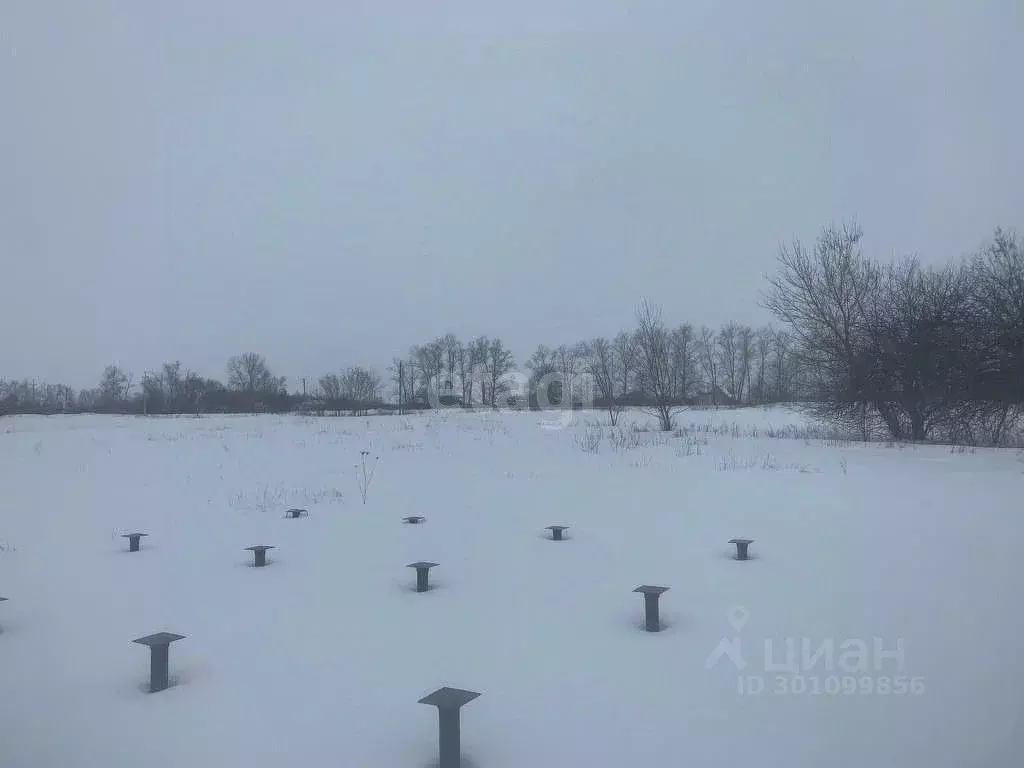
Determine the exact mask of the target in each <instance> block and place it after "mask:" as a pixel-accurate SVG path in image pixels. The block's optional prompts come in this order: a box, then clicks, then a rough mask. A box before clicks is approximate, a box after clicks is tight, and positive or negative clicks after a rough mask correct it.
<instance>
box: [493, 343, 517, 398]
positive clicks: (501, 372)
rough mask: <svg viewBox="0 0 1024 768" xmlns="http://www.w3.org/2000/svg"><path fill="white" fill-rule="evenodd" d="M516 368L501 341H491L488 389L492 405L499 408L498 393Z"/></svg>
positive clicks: (510, 354)
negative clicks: (506, 377)
mask: <svg viewBox="0 0 1024 768" xmlns="http://www.w3.org/2000/svg"><path fill="white" fill-rule="evenodd" d="M514 367H515V361H514V359H513V357H512V353H511V352H510V351H509V350H507V349H506V348H505V345H504V344H503V343H502V342H501V339H491V341H490V343H489V344H488V345H487V388H488V393H489V394H490V405H491V406H497V404H498V392H499V391H500V389H501V387H502V385H503V383H504V378H505V376H506V375H507V374H508V373H510V372H511V371H512V369H513V368H514Z"/></svg>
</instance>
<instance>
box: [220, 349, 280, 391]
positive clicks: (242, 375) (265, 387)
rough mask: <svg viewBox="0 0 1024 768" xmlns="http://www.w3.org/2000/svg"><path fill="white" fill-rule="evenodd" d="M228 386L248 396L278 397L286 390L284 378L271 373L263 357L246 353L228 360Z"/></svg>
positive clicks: (253, 353)
mask: <svg viewBox="0 0 1024 768" xmlns="http://www.w3.org/2000/svg"><path fill="white" fill-rule="evenodd" d="M228 386H229V387H230V388H231V389H233V390H235V391H236V392H244V393H246V394H262V395H276V394H279V393H280V392H281V391H282V390H283V389H284V377H281V378H277V377H275V376H274V375H273V374H272V373H271V372H270V368H269V367H268V366H267V361H266V358H264V357H263V355H260V354H257V353H255V352H246V353H245V354H242V355H236V356H235V357H232V358H231V359H230V360H228Z"/></svg>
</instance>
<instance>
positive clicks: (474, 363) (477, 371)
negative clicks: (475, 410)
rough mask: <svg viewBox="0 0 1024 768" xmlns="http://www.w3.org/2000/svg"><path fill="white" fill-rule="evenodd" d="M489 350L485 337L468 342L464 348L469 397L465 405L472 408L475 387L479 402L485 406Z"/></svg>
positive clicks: (488, 343) (488, 342)
mask: <svg viewBox="0 0 1024 768" xmlns="http://www.w3.org/2000/svg"><path fill="white" fill-rule="evenodd" d="M489 348H490V340H489V339H488V338H487V337H486V336H480V337H478V338H475V339H473V340H472V341H471V342H469V345H468V346H467V348H466V357H467V361H468V363H469V382H468V384H469V387H468V392H469V397H468V398H467V399H466V405H468V406H470V407H472V405H473V392H474V390H475V388H476V385H479V386H480V402H481V403H483V404H484V405H486V404H487V380H488V377H487V357H488V350H489Z"/></svg>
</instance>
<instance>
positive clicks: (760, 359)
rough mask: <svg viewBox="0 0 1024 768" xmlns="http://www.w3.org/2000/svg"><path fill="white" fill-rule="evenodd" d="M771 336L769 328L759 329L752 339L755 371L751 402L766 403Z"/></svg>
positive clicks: (771, 332)
mask: <svg viewBox="0 0 1024 768" xmlns="http://www.w3.org/2000/svg"><path fill="white" fill-rule="evenodd" d="M772 334H773V331H772V329H771V328H770V327H767V326H766V327H764V328H759V329H758V331H757V333H756V334H755V337H754V356H755V357H754V367H755V369H756V371H757V373H756V378H755V379H754V385H753V387H752V389H751V393H750V394H751V401H752V402H755V403H759V404H760V403H766V402H768V359H769V357H770V356H771V352H772Z"/></svg>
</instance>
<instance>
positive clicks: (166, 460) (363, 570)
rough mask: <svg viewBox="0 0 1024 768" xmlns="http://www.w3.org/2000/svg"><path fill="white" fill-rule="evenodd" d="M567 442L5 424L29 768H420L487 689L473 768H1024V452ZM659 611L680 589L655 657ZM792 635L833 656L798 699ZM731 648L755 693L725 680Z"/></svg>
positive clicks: (520, 432) (780, 418)
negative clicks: (860, 658)
mask: <svg viewBox="0 0 1024 768" xmlns="http://www.w3.org/2000/svg"><path fill="white" fill-rule="evenodd" d="M545 418H546V417H544V416H542V415H539V414H536V413H487V414H480V413H476V414H472V413H442V414H437V413H434V414H418V415H414V416H410V417H395V416H391V417H384V416H381V417H373V418H369V419H365V418H335V419H332V418H319V419H316V418H300V417H274V416H255V417H204V418H199V419H195V418H162V419H154V418H150V419H146V418H131V417H125V418H121V417H101V416H75V417H49V418H45V417H18V418H13V419H4V420H3V421H0V462H2V463H0V494H2V495H0V498H2V500H3V501H2V503H3V506H2V511H0V596H3V597H6V598H8V601H7V602H2V603H0V631H2V634H0V764H2V765H3V766H4V767H5V768H22V767H25V768H42V767H45V768H51V767H58V766H59V767H61V768H63V767H64V766H67V767H68V768H72V767H73V768H86V767H87V766H97V768H99V767H102V768H120V767H122V766H123V767H124V768H129V767H130V768H139V766H146V767H147V768H160V767H163V766H174V767H176V768H177V767H182V768H200V767H203V768H205V767H206V766H211V767H212V766H217V767H218V768H231V767H232V766H246V767H247V768H259V767H260V766H274V767H275V768H279V767H280V766H282V765H296V766H297V765H302V766H308V767H309V768H318V767H319V766H324V768H326V767H327V766H344V767H345V768H424V767H425V766H429V765H432V764H436V760H437V716H436V711H435V710H434V709H433V708H431V707H428V706H425V705H422V704H417V700H418V699H420V698H421V697H423V696H425V695H426V694H428V693H430V692H431V691H433V690H434V689H436V688H439V687H441V686H453V687H458V688H468V689H470V690H473V691H479V692H480V693H481V694H482V695H481V696H480V698H478V699H476V700H475V701H473V702H471V703H470V704H468V705H467V706H466V707H465V709H464V710H463V712H462V724H463V726H462V744H463V753H464V755H465V761H464V762H465V764H466V765H467V766H475V767H476V768H556V767H557V768H566V767H568V766H571V767H573V768H575V767H576V766H580V767H582V766H587V767H588V768H611V767H612V766H614V767H615V768H622V767H624V766H630V768H633V767H637V768H639V767H640V766H658V767H659V768H669V767H673V768H674V767H675V766H683V765H687V766H719V765H721V766H736V765H758V766H787V767H792V766H824V765H827V766H901V767H902V766H929V768H934V767H935V766H964V765H971V766H1010V765H1019V764H1020V763H1019V762H1016V761H1017V759H1018V758H1019V755H1020V754H1021V750H1022V749H1024V727H1022V718H1024V714H1022V713H1024V694H1022V689H1024V661H1022V655H1021V653H1020V641H1021V637H1022V632H1021V625H1022V621H1021V619H1020V609H1021V606H1022V605H1024V586H1022V584H1024V580H1022V578H1021V575H1020V570H1019V568H1018V556H1017V550H1018V539H1019V538H1020V535H1021V534H1022V533H1024V517H1022V511H1024V510H1022V506H1024V492H1022V489H1024V463H1022V462H1024V459H1022V458H1021V455H1020V454H1019V453H1017V452H1015V451H1009V450H981V449H979V450H977V451H976V452H971V451H966V452H958V451H957V450H956V449H950V448H949V447H939V446H935V447H921V446H919V447H914V446H904V447H899V446H894V447H886V446H885V445H881V444H877V445H863V444H855V443H835V442H830V443H822V442H820V441H814V440H811V441H808V440H804V439H800V438H797V439H792V438H790V439H770V438H767V437H764V436H763V433H764V432H765V431H766V430H768V428H769V427H771V426H772V425H775V426H781V425H784V424H799V423H800V421H801V419H800V417H799V416H797V415H795V414H794V413H792V412H789V411H785V410H782V409H763V410H723V411H717V412H710V411H709V412H688V413H684V414H682V415H681V417H680V424H683V425H693V426H694V428H695V430H694V431H693V432H690V433H687V434H686V435H683V436H666V435H662V434H659V433H656V432H632V431H631V430H630V427H629V424H630V423H631V422H634V421H639V422H646V421H650V419H649V418H648V417H646V416H642V415H641V416H638V415H636V414H627V415H626V416H625V417H624V418H623V424H622V425H621V426H623V429H621V430H616V432H615V433H614V434H612V433H610V432H609V428H608V427H607V425H606V424H605V426H603V427H601V428H600V429H599V428H597V427H595V426H592V424H594V423H599V422H600V423H604V420H605V417H604V416H603V415H602V414H600V413H596V412H594V413H585V414H582V417H581V420H580V422H579V423H577V424H575V425H571V426H569V427H567V428H564V429H552V428H549V427H550V424H548V423H547V422H546V421H545ZM587 422H590V424H591V425H590V426H588V423H587ZM755 430H756V434H757V435H758V436H757V437H752V436H751V435H753V434H754V433H755ZM362 450H369V451H371V455H370V457H369V458H370V460H371V461H373V459H374V457H375V456H379V457H380V458H379V461H377V462H376V464H377V465H376V472H375V475H374V477H373V480H372V483H371V485H370V487H369V490H368V494H367V503H366V504H365V505H363V503H362V502H361V499H360V494H359V488H358V485H357V479H356V469H355V464H357V463H358V462H359V459H360V451H362ZM291 507H303V508H306V509H308V510H309V513H310V514H309V516H307V517H302V518H299V519H295V520H292V519H285V517H284V512H285V510H287V509H289V508H291ZM411 514H420V515H424V516H425V517H426V518H427V520H426V522H425V523H424V524H422V525H417V526H413V525H405V524H403V523H402V522H401V518H402V517H404V516H407V515H411ZM553 524H566V525H570V526H571V528H570V529H569V530H568V531H567V539H566V541H563V542H553V541H551V540H550V539H549V538H548V537H549V535H550V534H549V533H548V532H547V531H545V530H544V528H545V526H548V525H553ZM127 531H142V532H146V533H148V534H149V537H148V538H145V539H143V541H142V550H141V551H140V552H137V553H129V552H128V551H127V542H126V540H125V539H122V538H120V537H119V534H120V533H122V532H127ZM734 537H747V538H751V539H754V543H753V544H752V545H751V554H752V555H753V556H754V559H751V560H749V561H747V562H738V561H736V560H734V559H732V557H731V555H732V553H733V552H734V548H733V547H732V546H731V545H729V544H728V543H727V542H728V540H729V539H731V538H734ZM255 544H271V545H274V546H276V549H273V550H271V551H270V552H269V553H268V563H269V564H268V566H267V567H266V568H263V569H255V568H252V567H251V563H252V554H251V553H250V552H246V551H245V547H248V546H251V545H255ZM417 560H430V561H433V562H437V563H440V565H439V566H438V567H437V568H434V569H433V570H432V571H431V575H430V578H431V586H432V589H431V590H430V591H428V592H427V593H424V594H417V593H416V592H415V591H414V590H413V587H414V584H415V572H414V571H413V570H412V569H411V568H407V567H406V565H407V564H409V563H412V562H414V561H417ZM641 584H651V585H663V586H668V587H670V590H669V591H668V592H666V593H665V594H664V595H663V596H662V598H661V605H662V619H663V621H664V623H665V628H664V631H662V632H660V633H657V634H655V633H647V632H644V631H643V630H642V621H643V598H642V597H641V596H640V595H637V594H634V593H633V591H632V590H633V589H634V588H635V587H637V586H638V585H641ZM741 609H742V610H741ZM744 612H745V613H744ZM744 615H745V616H746V617H747V620H746V622H745V623H740V622H739V621H738V618H739V617H741V616H744ZM730 619H731V620H732V621H733V622H734V624H730ZM159 631H169V632H177V633H180V634H183V635H186V638H185V639H184V640H181V641H179V642H177V643H175V644H174V645H173V646H171V654H170V658H171V675H172V678H173V681H174V685H173V686H172V687H171V688H169V689H167V690H166V691H163V692H160V693H155V694H150V693H148V692H146V684H147V681H148V674H149V666H148V665H149V658H148V654H149V651H148V650H147V649H146V648H144V647H142V646H139V645H135V644H133V643H132V642H131V641H132V640H134V639H135V638H138V637H141V636H143V635H148V634H151V633H154V632H159ZM736 638H739V639H740V640H741V644H740V645H739V646H736V645H728V643H731V642H733V641H735V639H736ZM873 638H880V639H881V642H882V647H883V650H884V651H893V650H895V649H896V647H897V642H898V641H901V642H902V647H903V665H902V668H899V667H898V666H897V662H896V661H895V660H893V659H891V658H890V659H886V658H882V659H881V663H882V666H881V669H878V670H876V669H875V667H874V664H875V661H876V659H875V658H874V652H873V645H872V644H873V642H874V641H873ZM766 639H768V640H771V642H772V643H773V647H774V649H775V650H774V651H773V658H772V659H769V660H768V661H767V662H766V659H765V658H764V643H765V640H766ZM787 639H791V640H792V641H793V642H794V643H795V648H796V650H797V654H798V656H799V655H800V654H802V647H801V644H802V642H803V641H804V639H806V640H807V642H809V643H810V646H809V648H810V650H811V651H812V652H813V651H814V650H815V649H818V648H819V647H820V646H821V645H822V644H823V643H824V644H827V643H829V642H832V643H833V644H834V645H835V648H836V652H837V659H836V661H835V663H834V664H833V665H832V666H831V667H828V668H826V662H824V661H821V662H820V663H818V664H817V665H816V666H813V667H811V665H807V664H804V661H803V660H801V659H799V658H798V662H799V664H800V665H801V666H800V668H799V669H798V670H797V671H796V672H795V673H793V672H785V673H780V672H778V671H773V670H772V669H770V668H769V663H781V662H782V660H783V659H784V657H785V644H786V642H787ZM858 639H862V640H864V642H865V643H866V645H867V646H868V648H869V652H870V653H869V655H870V656H871V658H870V659H869V660H868V664H869V665H870V669H868V670H867V671H866V672H864V671H862V670H854V671H853V672H850V671H847V669H846V668H844V667H841V666H839V662H838V654H839V651H840V646H841V644H842V643H843V642H844V641H847V640H854V641H855V640H858ZM723 640H725V641H727V646H728V647H729V648H736V647H741V651H740V652H741V654H742V658H743V660H744V661H745V663H746V666H745V668H744V669H743V670H742V672H740V671H739V670H738V669H737V667H736V666H735V665H734V663H733V662H732V661H731V660H730V657H729V656H728V655H723V656H721V657H719V658H718V663H717V664H713V665H712V666H711V668H710V669H709V668H708V666H707V664H706V662H707V660H708V659H709V657H710V656H711V655H712V654H713V653H714V652H715V651H716V649H718V648H719V647H720V643H722V641H723ZM844 647H848V646H844ZM740 674H742V675H744V676H753V677H760V678H761V679H762V682H763V684H764V686H765V690H764V691H763V692H762V693H761V694H760V695H752V694H750V693H746V694H741V693H740V692H739V690H738V687H737V686H738V682H737V681H738V676H739V675H740ZM777 675H782V676H783V677H784V678H785V681H786V685H787V686H788V687H789V688H792V690H786V691H781V689H780V688H779V685H781V684H780V683H779V682H778V681H777V679H776V676H777ZM796 676H799V677H801V678H802V679H803V681H804V682H803V684H802V685H806V687H807V689H806V690H805V691H803V692H802V693H801V692H798V691H796V686H798V685H800V684H798V683H797V682H796ZM851 676H852V677H853V678H854V679H855V681H856V682H857V688H856V690H854V691H845V690H840V692H838V693H836V692H835V690H834V686H835V684H837V683H840V682H842V678H843V677H851ZM829 677H833V678H835V681H834V682H833V683H829V682H828V681H827V678H829ZM897 677H899V678H901V679H903V680H904V684H905V685H907V686H908V688H909V686H910V685H911V680H916V682H915V683H914V685H913V688H914V690H913V691H911V690H908V692H907V693H904V694H902V695H899V694H895V693H891V692H890V693H888V694H883V693H880V692H879V690H880V689H881V687H883V686H884V684H883V683H882V682H881V680H882V678H887V679H889V681H890V683H891V684H894V685H895V680H896V678H897ZM862 678H863V679H866V680H867V682H866V683H864V682H863V681H862ZM815 681H816V682H815ZM826 686H832V687H831V688H830V690H831V691H832V692H831V693H829V692H826V690H825V687H826ZM922 686H923V690H921V687H922ZM815 688H817V689H818V690H815Z"/></svg>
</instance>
